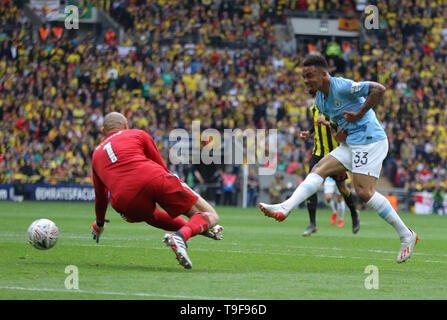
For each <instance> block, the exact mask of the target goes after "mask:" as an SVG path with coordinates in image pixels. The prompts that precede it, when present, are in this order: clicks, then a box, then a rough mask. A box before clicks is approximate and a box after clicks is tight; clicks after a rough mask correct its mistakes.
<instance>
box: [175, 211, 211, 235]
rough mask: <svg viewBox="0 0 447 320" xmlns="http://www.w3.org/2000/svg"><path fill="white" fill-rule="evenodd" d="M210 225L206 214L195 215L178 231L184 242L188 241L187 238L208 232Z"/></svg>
mask: <svg viewBox="0 0 447 320" xmlns="http://www.w3.org/2000/svg"><path fill="white" fill-rule="evenodd" d="M209 225H210V220H209V218H208V215H207V214H206V213H201V212H199V213H196V214H195V215H193V216H192V217H191V218H190V219H189V221H188V223H186V224H185V225H184V226H183V227H182V228H181V229H180V230H179V231H180V232H181V233H182V234H183V238H184V239H185V242H186V241H188V239H189V238H191V237H194V236H195V235H198V234H200V233H202V232H204V231H206V230H208V228H209Z"/></svg>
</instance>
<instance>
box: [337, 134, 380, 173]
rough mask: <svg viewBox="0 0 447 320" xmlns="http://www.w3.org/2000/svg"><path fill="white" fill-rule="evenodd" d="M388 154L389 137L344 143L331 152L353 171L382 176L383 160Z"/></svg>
mask: <svg viewBox="0 0 447 320" xmlns="http://www.w3.org/2000/svg"><path fill="white" fill-rule="evenodd" d="M387 154H388V139H383V140H380V141H377V142H373V143H370V144H348V143H342V144H340V145H339V146H338V147H337V148H335V149H334V150H332V152H331V153H330V155H331V156H333V157H334V158H335V159H337V160H338V161H340V162H341V164H342V165H343V166H344V167H345V168H346V169H347V170H348V171H350V172H352V173H360V174H364V175H367V176H373V177H376V178H377V179H378V178H379V177H380V171H381V170H382V163H383V160H384V159H385V158H386V156H387Z"/></svg>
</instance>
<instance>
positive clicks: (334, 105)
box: [316, 77, 386, 144]
mask: <svg viewBox="0 0 447 320" xmlns="http://www.w3.org/2000/svg"><path fill="white" fill-rule="evenodd" d="M330 78H331V80H330V86H329V95H328V97H327V99H325V98H324V94H323V92H321V91H318V92H317V96H316V104H317V107H318V109H319V110H320V112H322V113H323V114H324V115H326V116H327V117H329V118H330V119H331V120H332V121H334V122H335V123H336V124H337V125H338V127H339V128H343V129H345V130H346V131H347V133H348V137H347V139H346V142H347V143H349V144H370V143H373V142H377V141H380V140H383V139H386V133H385V131H384V130H383V128H382V126H381V125H380V123H379V121H378V120H377V117H376V113H375V112H374V111H373V110H372V109H369V110H368V111H367V112H366V113H365V115H364V116H363V117H362V118H361V119H360V120H358V121H357V122H348V121H346V120H345V118H344V111H345V110H346V111H354V112H356V111H359V110H360V108H361V107H362V106H363V104H364V102H365V100H366V99H365V98H364V97H366V96H368V92H369V82H368V81H364V82H354V81H352V80H350V79H345V78H341V77H330Z"/></svg>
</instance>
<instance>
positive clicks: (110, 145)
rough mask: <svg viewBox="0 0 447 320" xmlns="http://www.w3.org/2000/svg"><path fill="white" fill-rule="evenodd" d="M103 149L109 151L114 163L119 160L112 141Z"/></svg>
mask: <svg viewBox="0 0 447 320" xmlns="http://www.w3.org/2000/svg"><path fill="white" fill-rule="evenodd" d="M103 149H104V150H106V151H107V154H108V156H109V158H110V161H112V163H115V162H117V161H118V158H117V157H116V155H115V152H113V149H112V142H107V143H106V145H105V146H104V148H103Z"/></svg>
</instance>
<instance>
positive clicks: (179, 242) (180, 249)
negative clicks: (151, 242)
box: [163, 231, 192, 269]
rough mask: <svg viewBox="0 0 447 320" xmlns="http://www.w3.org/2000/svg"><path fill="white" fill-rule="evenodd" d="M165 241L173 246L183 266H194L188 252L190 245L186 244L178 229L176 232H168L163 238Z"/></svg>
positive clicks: (187, 267)
mask: <svg viewBox="0 0 447 320" xmlns="http://www.w3.org/2000/svg"><path fill="white" fill-rule="evenodd" d="M163 242H164V243H166V245H167V246H168V247H171V249H172V251H174V253H175V257H176V258H177V260H178V263H179V264H180V265H181V266H183V267H184V268H185V269H191V268H192V262H191V260H190V259H189V257H188V252H186V249H187V248H188V246H187V245H186V242H185V240H184V239H183V235H182V234H181V232H178V231H177V232H175V233H166V234H165V236H164V238H163Z"/></svg>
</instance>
